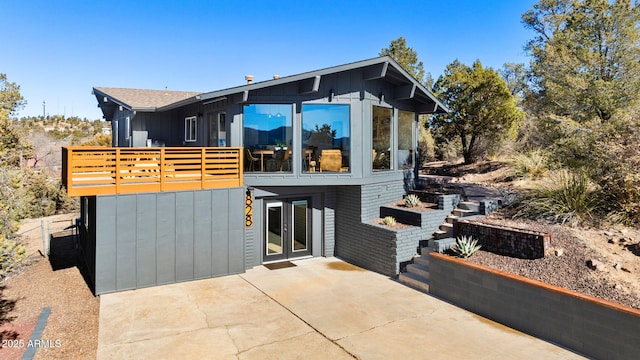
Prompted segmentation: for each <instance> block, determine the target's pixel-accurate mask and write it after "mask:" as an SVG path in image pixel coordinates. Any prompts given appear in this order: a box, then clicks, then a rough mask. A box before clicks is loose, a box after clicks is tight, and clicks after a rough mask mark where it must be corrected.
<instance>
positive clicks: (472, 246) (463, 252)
mask: <svg viewBox="0 0 640 360" xmlns="http://www.w3.org/2000/svg"><path fill="white" fill-rule="evenodd" d="M481 247H482V245H478V240H474V239H473V237H471V236H468V237H467V236H462V237H459V238H457V239H456V243H455V244H453V245H452V246H451V250H453V252H455V253H456V254H458V256H460V257H462V258H468V257H470V256H471V255H473V254H475V252H476V251H478V250H480V248H481Z"/></svg>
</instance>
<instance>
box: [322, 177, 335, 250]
mask: <svg viewBox="0 0 640 360" xmlns="http://www.w3.org/2000/svg"><path fill="white" fill-rule="evenodd" d="M335 209H336V189H334V188H332V189H330V190H329V191H327V192H326V193H325V194H324V224H323V233H324V249H323V254H322V255H324V256H327V257H330V256H333V255H334V251H335V242H336V210H335Z"/></svg>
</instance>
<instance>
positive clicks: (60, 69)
mask: <svg viewBox="0 0 640 360" xmlns="http://www.w3.org/2000/svg"><path fill="white" fill-rule="evenodd" d="M533 3H534V1H532V0H491V1H481V0H456V1H448V0H439V1H436V0H421V1H404V0H396V1H393V2H392V1H371V0H369V1H359V0H353V1H351V0H342V1H300V0H296V1H251V0H244V1H233V0H227V1H213V0H211V1H188V0H185V1H161V0H154V1H133V0H131V1H119V0H110V1H71V0H58V1H45V0H0V14H2V21H0V44H3V55H2V56H0V73H6V74H7V77H8V80H9V81H12V82H15V83H17V84H18V85H20V87H21V93H22V95H23V97H24V98H25V99H26V100H27V102H28V104H27V106H26V107H25V108H24V109H23V110H21V111H20V112H19V113H18V115H19V116H37V115H42V110H43V109H42V102H43V101H45V102H46V112H47V113H48V114H49V115H56V114H60V115H66V116H79V117H86V118H88V119H90V120H93V119H98V118H101V117H102V114H101V112H100V111H99V109H98V108H97V104H96V100H95V97H93V96H92V95H91V89H92V87H94V86H106V87H126V88H142V89H164V88H165V87H167V88H168V89H170V90H187V91H202V92H206V91H213V90H218V89H224V88H228V87H232V86H237V85H242V84H243V83H244V75H246V74H252V75H254V76H255V80H256V81H261V80H267V79H270V78H271V77H272V76H273V75H274V74H278V75H280V76H286V75H293V74H297V73H301V72H305V71H311V70H316V69H320V68H325V67H330V66H335V65H341V64H345V63H350V62H354V61H359V60H364V59H369V58H373V57H376V56H377V55H378V53H379V52H380V50H381V49H382V48H383V47H387V46H388V45H389V43H390V42H391V40H393V39H396V38H398V37H400V36H402V37H404V38H406V39H407V44H408V45H409V46H411V47H413V48H414V50H416V51H417V52H418V55H419V57H420V60H422V61H423V62H424V64H425V70H426V71H428V72H430V73H431V74H432V76H433V77H434V78H437V77H438V76H440V75H441V74H442V73H443V71H444V68H445V67H446V65H447V64H449V63H451V62H452V61H453V60H455V59H459V60H460V61H461V62H463V63H465V64H468V65H470V64H471V63H472V62H473V61H474V60H476V59H479V60H480V61H482V63H483V65H485V66H491V67H493V68H496V69H498V68H500V67H501V66H502V64H504V63H505V62H528V58H527V56H526V54H525V52H524V50H523V45H524V44H525V42H526V41H527V40H529V39H530V38H531V37H532V36H533V34H532V33H531V32H530V31H529V30H527V29H525V28H524V27H523V26H522V24H521V22H520V15H521V14H522V13H523V12H525V11H527V10H528V9H530V8H531V7H532V5H533Z"/></svg>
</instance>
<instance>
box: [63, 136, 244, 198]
mask: <svg viewBox="0 0 640 360" xmlns="http://www.w3.org/2000/svg"><path fill="white" fill-rule="evenodd" d="M242 151H243V150H242V148H231V147H221V148H211V147H207V148H152V149H150V148H106V147H104V148H103V147H82V146H71V147H64V148H62V181H63V184H64V185H65V187H66V189H67V193H68V194H69V196H89V195H104V194H127V193H135V192H157V191H169V190H199V189H211V188H223V187H238V186H242V176H243V172H242V160H243V157H242Z"/></svg>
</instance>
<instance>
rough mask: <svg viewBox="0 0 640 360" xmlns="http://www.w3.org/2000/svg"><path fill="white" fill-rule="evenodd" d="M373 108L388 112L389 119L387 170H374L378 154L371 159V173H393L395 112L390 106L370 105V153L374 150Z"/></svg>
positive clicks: (394, 165) (394, 166)
mask: <svg viewBox="0 0 640 360" xmlns="http://www.w3.org/2000/svg"><path fill="white" fill-rule="evenodd" d="M375 108H379V109H384V110H385V111H389V113H390V117H389V150H388V152H389V160H388V161H389V168H386V169H385V168H376V167H375V166H374V164H375V162H376V159H377V158H378V157H379V156H380V154H376V156H375V157H372V159H371V172H372V173H373V174H378V173H385V172H390V171H394V170H396V169H395V168H396V164H395V161H396V160H395V158H396V151H397V150H396V148H397V146H396V145H395V141H394V137H395V133H396V120H395V119H396V117H397V116H396V113H397V110H396V109H395V108H394V107H392V106H385V105H377V104H372V106H371V120H370V122H369V123H370V125H371V129H370V140H371V151H372V153H373V151H374V150H375V148H374V142H375V141H374V138H373V137H374V122H375V121H374V120H375V119H374V112H375V110H374V109H375Z"/></svg>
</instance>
